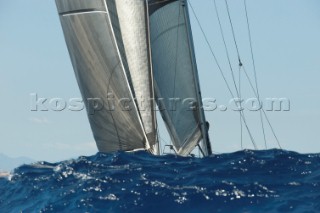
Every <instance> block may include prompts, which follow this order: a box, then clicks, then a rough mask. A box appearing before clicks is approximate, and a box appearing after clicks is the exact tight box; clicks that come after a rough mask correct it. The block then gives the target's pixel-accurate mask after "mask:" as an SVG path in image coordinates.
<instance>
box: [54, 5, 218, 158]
mask: <svg viewBox="0 0 320 213" xmlns="http://www.w3.org/2000/svg"><path fill="white" fill-rule="evenodd" d="M56 5H57V9H58V12H59V16H60V20H61V25H62V29H63V32H64V35H65V40H66V44H67V47H68V50H69V54H70V58H71V62H72V65H73V68H74V71H75V76H76V79H77V82H78V85H79V88H80V91H81V94H82V97H83V99H84V100H85V101H86V109H87V114H88V118H89V122H90V125H91V129H92V132H93V136H94V139H95V141H96V144H97V147H98V149H99V151H100V152H106V153H108V152H115V151H135V150H147V151H148V152H150V153H152V154H155V155H159V154H160V142H159V134H158V124H157V123H158V122H157V113H156V111H157V110H159V111H160V114H161V117H162V119H163V121H164V123H165V125H166V127H167V130H168V132H169V135H170V137H171V141H172V145H171V148H172V149H173V150H174V151H175V153H176V154H177V155H180V156H188V155H190V153H191V152H192V151H193V150H194V149H195V148H199V150H200V151H201V153H202V155H203V156H209V155H211V154H212V148H211V143H210V139H209V135H208V123H207V122H206V118H205V114H204V110H203V107H202V105H203V103H202V97H201V90H200V83H199V77H198V70H197V63H196V58H195V52H194V44H193V38H192V30H191V25H190V18H189V11H188V4H187V1H186V0H90V1H88V0H56Z"/></svg>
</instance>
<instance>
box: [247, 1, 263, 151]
mask: <svg viewBox="0 0 320 213" xmlns="http://www.w3.org/2000/svg"><path fill="white" fill-rule="evenodd" d="M243 3H244V9H245V13H246V20H247V28H248V35H249V43H250V51H251V60H252V66H253V73H254V79H255V84H256V91H257V95H258V101H259V102H260V94H259V87H258V77H257V69H256V62H255V59H254V54H253V44H252V36H251V35H252V34H251V27H250V22H249V15H248V8H247V0H244V1H243ZM260 105H261V103H260ZM260 120H261V127H262V132H263V138H264V143H265V147H266V149H267V148H268V146H267V139H266V133H265V129H264V122H263V114H262V111H261V110H260Z"/></svg>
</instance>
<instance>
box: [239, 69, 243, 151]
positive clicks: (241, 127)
mask: <svg viewBox="0 0 320 213" xmlns="http://www.w3.org/2000/svg"><path fill="white" fill-rule="evenodd" d="M239 98H240V103H239V105H240V110H241V108H242V104H241V101H242V94H241V66H239ZM240 137H241V149H243V126H242V117H241V114H240Z"/></svg>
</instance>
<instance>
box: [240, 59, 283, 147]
mask: <svg viewBox="0 0 320 213" xmlns="http://www.w3.org/2000/svg"><path fill="white" fill-rule="evenodd" d="M243 71H244V73H245V75H246V78H247V79H248V82H249V84H250V87H251V89H252V91H253V93H254V95H255V96H256V98H257V99H258V94H257V92H256V90H255V89H254V86H253V84H252V81H251V79H250V77H249V75H248V73H247V71H246V69H245V66H244V65H243ZM258 101H259V103H260V104H261V101H260V100H259V99H258ZM262 112H263V114H264V117H265V119H266V120H267V123H268V125H269V127H270V129H271V132H272V134H273V137H274V138H275V139H276V141H277V143H278V146H279V148H280V149H282V147H281V144H280V141H279V139H278V137H277V134H276V133H275V131H274V128H273V126H272V124H271V122H270V119H269V117H268V115H267V113H266V111H265V110H264V109H263V107H262Z"/></svg>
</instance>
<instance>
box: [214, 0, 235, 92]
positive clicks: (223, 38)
mask: <svg viewBox="0 0 320 213" xmlns="http://www.w3.org/2000/svg"><path fill="white" fill-rule="evenodd" d="M213 2H214V7H215V10H216V15H217V19H218V22H219V27H220V33H221V36H222V40H223V44H224V47H225V50H226V55H227V59H228V63H229V67H230V70H231V75H232V80H233V84H234V86H235V89H236V92H237V95H238V97H239V92H238V88H237V85H236V80H235V76H234V72H233V68H232V65H231V59H230V54H229V50H228V46H227V43H226V39H225V36H224V32H223V28H222V24H221V20H220V15H219V12H218V6H217V2H216V0H214V1H213Z"/></svg>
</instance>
